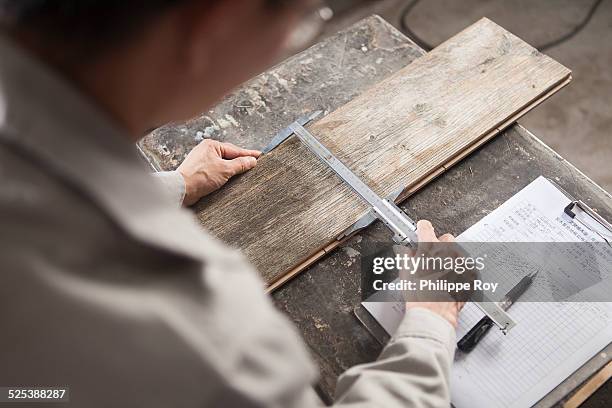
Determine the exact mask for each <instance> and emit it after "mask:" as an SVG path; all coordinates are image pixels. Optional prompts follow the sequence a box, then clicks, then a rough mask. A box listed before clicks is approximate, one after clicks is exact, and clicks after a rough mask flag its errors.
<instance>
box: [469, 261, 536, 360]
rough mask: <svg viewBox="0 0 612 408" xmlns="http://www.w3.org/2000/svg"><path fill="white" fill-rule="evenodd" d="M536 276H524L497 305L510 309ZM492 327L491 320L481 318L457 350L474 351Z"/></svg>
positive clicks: (487, 317) (486, 317)
mask: <svg viewBox="0 0 612 408" xmlns="http://www.w3.org/2000/svg"><path fill="white" fill-rule="evenodd" d="M537 274H538V272H534V273H532V274H531V275H527V276H524V277H523V278H522V279H521V280H520V281H519V283H517V284H516V285H515V286H514V287H513V288H512V289H510V290H509V291H508V293H506V296H504V299H503V300H502V301H501V302H500V303H499V305H500V306H501V308H502V309H504V310H508V308H510V306H512V304H513V303H514V302H516V300H517V299H518V298H519V297H521V295H522V294H523V293H525V291H526V290H527V288H528V287H529V286H530V285H531V283H532V282H533V280H534V279H535V276H536V275H537ZM493 325H494V323H493V320H491V319H490V318H489V316H485V317H483V318H482V319H480V321H479V322H478V323H476V325H475V326H474V327H472V328H471V329H470V331H469V332H467V333H466V334H465V336H463V337H462V338H461V340H459V341H458V342H457V348H458V349H459V350H461V351H463V352H464V353H469V352H470V351H472V350H473V349H474V347H476V344H478V342H479V341H480V339H482V338H483V337H484V335H485V334H487V332H488V331H489V329H490V328H491V327H493Z"/></svg>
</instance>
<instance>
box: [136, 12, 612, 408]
mask: <svg viewBox="0 0 612 408" xmlns="http://www.w3.org/2000/svg"><path fill="white" fill-rule="evenodd" d="M423 53H424V51H423V50H422V49H420V48H419V47H418V46H417V45H415V44H414V43H413V42H412V41H410V40H409V39H408V38H406V37H405V36H404V35H403V34H401V33H400V32H399V31H397V30H396V29H395V28H393V27H392V26H391V25H390V24H388V23H387V22H385V21H384V20H382V19H381V18H380V17H377V16H372V17H369V18H366V19H364V20H362V21H360V22H358V23H357V24H355V25H354V26H352V27H350V28H348V29H347V30H345V31H342V32H340V33H338V34H336V35H334V36H332V37H329V38H327V39H325V40H323V41H322V42H320V43H318V44H316V45H314V46H313V47H311V48H309V49H308V50H306V51H304V52H302V53H300V54H298V55H296V56H294V57H292V58H290V59H288V60H287V61H285V62H283V63H281V64H279V65H277V66H275V67H273V68H272V69H270V70H269V71H267V72H265V73H263V74H261V75H259V76H258V77H256V78H254V79H252V80H251V81H250V82H248V83H246V84H244V85H243V86H241V87H240V88H238V89H236V90H235V91H234V92H232V93H231V94H230V95H228V96H227V97H226V98H225V99H224V100H222V101H221V102H220V103H219V104H218V105H217V106H215V107H214V109H212V110H210V111H209V112H206V113H205V114H203V115H201V116H200V117H198V118H196V119H194V120H192V121H190V122H188V123H185V124H179V125H170V126H165V127H162V128H160V129H157V130H156V131H154V132H153V133H152V134H151V135H149V136H147V137H146V138H145V139H144V140H143V141H142V142H141V147H142V148H143V150H144V151H145V152H146V153H147V155H148V157H149V159H150V160H151V161H152V162H153V163H154V164H155V165H157V166H158V167H159V168H161V169H164V170H171V169H175V168H176V167H177V166H178V165H179V164H180V163H181V162H182V160H183V158H184V156H185V154H186V153H187V152H189V151H190V150H191V149H192V148H193V147H194V146H195V145H196V144H197V143H199V142H200V141H201V140H202V139H203V138H209V137H210V138H214V139H217V140H221V141H228V142H232V143H235V144H237V145H240V146H243V147H247V148H255V149H261V148H262V147H263V146H265V145H266V144H267V142H268V141H269V139H271V137H272V136H273V135H274V134H275V133H276V132H278V131H279V130H281V129H282V128H284V127H286V126H287V125H288V124H289V123H291V122H292V121H293V120H295V119H296V118H297V117H299V116H302V115H303V114H305V113H309V112H312V111H315V110H317V109H323V110H324V111H325V112H326V113H327V112H330V111H333V110H334V109H336V108H338V107H339V106H341V105H343V104H344V103H346V102H348V101H350V100H351V99H352V98H354V97H355V96H356V95H358V94H359V93H361V92H362V91H364V90H365V89H367V88H368V87H369V86H371V85H373V84H374V83H376V82H378V81H380V80H381V79H383V78H385V77H386V76H388V75H389V74H391V73H393V72H395V71H397V70H398V69H400V68H402V67H404V66H406V65H407V64H409V63H410V62H412V61H413V60H414V59H416V58H418V57H419V56H421V55H423ZM570 68H571V67H570ZM570 86H571V85H570ZM539 175H544V176H546V177H548V178H550V179H551V180H553V181H555V182H556V183H558V184H559V185H560V186H562V187H563V188H564V189H565V190H566V191H568V192H569V193H570V194H572V195H574V196H575V197H580V198H581V199H582V200H583V201H585V202H586V203H587V204H589V205H590V206H592V207H594V208H596V209H597V210H598V211H599V213H600V214H601V215H602V216H603V217H604V218H607V219H612V197H610V195H609V194H607V193H606V192H605V191H603V190H602V189H601V188H599V187H598V186H597V185H596V184H595V183H593V182H592V181H591V180H590V179H589V178H588V177H586V176H585V175H584V174H582V173H581V172H580V171H579V170H577V169H576V168H575V167H574V166H572V165H571V163H569V162H567V161H566V160H564V159H563V158H562V157H560V156H559V155H557V154H556V153H555V152H554V151H553V150H551V149H550V148H549V147H547V146H546V145H545V144H543V143H542V142H541V141H540V140H539V139H538V138H537V137H536V136H534V135H533V134H532V133H530V132H529V131H528V130H527V129H525V128H524V127H522V126H521V125H519V124H515V125H513V126H512V127H510V128H509V129H507V130H506V131H505V132H503V133H502V134H501V135H499V136H497V137H496V138H494V139H493V140H491V141H489V142H488V143H486V144H485V145H484V146H482V147H481V148H480V149H478V150H477V151H476V152H474V153H472V154H471V155H470V156H469V157H468V158H466V159H464V160H462V161H461V162H460V163H458V164H457V165H456V166H454V167H453V168H451V169H449V170H448V171H447V172H446V173H444V174H443V175H442V176H440V177H438V178H437V179H436V180H434V181H432V182H431V183H430V184H428V185H427V186H426V187H424V188H423V189H422V190H420V191H419V192H418V193H416V194H414V195H413V196H412V197H410V198H408V200H406V201H405V202H404V203H403V205H402V207H403V208H404V209H405V210H406V212H407V213H408V214H409V215H410V216H411V217H412V218H414V219H429V220H431V221H432V223H433V224H434V226H435V227H436V228H437V231H438V232H439V233H444V232H450V233H452V234H455V235H457V234H459V233H461V232H462V231H464V230H465V229H467V228H468V227H469V226H471V225H472V224H474V223H476V222H477V221H478V220H480V219H481V218H482V217H483V216H485V215H486V214H488V213H489V212H491V211H492V210H494V209H495V208H497V207H498V206H499V205H500V204H502V203H503V202H504V201H505V200H507V199H508V198H510V197H511V196H512V195H514V194H515V193H516V192H518V191H519V190H520V189H521V188H522V187H524V186H526V185H527V184H528V183H529V182H530V181H532V180H533V179H535V178H536V177H537V176H539ZM390 238H391V237H390V235H389V232H388V230H387V229H386V228H384V227H383V226H382V225H373V226H372V227H370V228H368V229H367V230H366V231H365V232H363V233H361V234H359V235H357V236H355V237H353V238H352V239H350V240H349V241H348V242H346V243H344V244H343V245H342V246H341V247H340V248H339V249H338V250H336V251H334V252H332V253H330V254H329V255H327V256H326V257H325V258H323V259H322V260H321V261H319V262H318V263H316V264H315V265H314V266H312V267H310V268H309V269H308V270H306V271H305V272H303V273H302V274H300V275H298V276H297V277H296V278H294V279H293V280H291V281H289V282H288V283H287V284H285V285H284V286H282V287H281V288H279V289H278V290H276V291H275V292H274V293H273V294H272V297H273V299H274V302H275V303H276V305H277V306H278V308H279V309H281V310H282V311H283V312H285V313H286V315H287V316H288V317H289V318H290V319H291V320H292V321H293V322H294V323H295V324H296V326H297V327H298V328H299V330H300V331H301V332H302V334H303V336H304V339H305V341H306V343H307V344H308V346H309V348H310V350H311V352H312V356H313V358H314V359H315V360H316V362H317V363H318V365H319V367H320V372H321V389H322V390H323V391H324V392H325V393H327V394H329V395H333V390H334V388H335V382H336V379H337V377H338V375H339V374H340V373H342V372H343V371H344V370H346V369H347V368H349V367H351V366H353V365H355V364H360V363H364V362H368V361H372V360H374V359H375V358H376V357H377V356H378V354H379V353H380V351H381V348H382V346H381V345H380V344H378V343H377V341H376V340H375V339H374V338H373V337H372V336H371V335H370V334H369V333H368V331H367V330H366V329H365V328H364V327H363V326H362V325H361V324H360V323H359V322H358V321H357V319H356V318H355V316H354V313H353V310H354V308H355V307H356V306H357V305H358V304H359V302H360V301H361V293H360V283H361V274H360V254H361V252H362V250H364V249H366V248H369V247H372V246H373V245H375V244H380V243H381V242H389V245H391V241H390ZM611 351H612V347H611V346H608V347H607V349H606V350H605V351H604V352H602V353H600V354H599V355H598V356H596V357H594V358H593V359H592V360H591V361H590V362H589V363H587V364H586V365H585V366H583V367H582V368H581V369H580V370H578V371H577V372H576V373H574V375H572V376H571V377H570V378H568V379H567V380H566V381H565V382H564V383H562V384H561V385H560V386H559V387H557V388H556V389H555V390H554V391H553V392H551V393H550V394H549V395H548V396H547V397H546V398H544V399H543V400H542V401H540V403H539V404H538V406H542V407H546V406H552V405H555V404H558V403H559V401H562V400H564V399H566V398H567V396H568V394H571V392H572V390H574V389H575V388H576V387H577V386H578V385H580V384H581V383H582V382H583V381H585V380H586V379H587V378H589V377H590V376H591V375H592V374H593V373H594V372H596V371H597V369H598V368H599V367H601V366H603V365H604V364H605V363H607V362H608V361H610V352H611ZM601 398H604V399H605V400H606V401H608V402H609V404H607V405H608V406H612V396H610V395H603V396H602V395H599V396H598V399H600V400H601Z"/></svg>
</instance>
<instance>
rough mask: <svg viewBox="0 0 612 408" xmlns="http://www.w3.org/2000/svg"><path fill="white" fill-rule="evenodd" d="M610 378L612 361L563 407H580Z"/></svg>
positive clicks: (611, 375)
mask: <svg viewBox="0 0 612 408" xmlns="http://www.w3.org/2000/svg"><path fill="white" fill-rule="evenodd" d="M610 378H612V361H611V362H609V363H608V364H606V366H605V367H604V368H602V369H601V370H600V371H599V372H598V373H597V374H595V375H594V376H593V377H591V378H590V379H589V380H588V381H587V382H586V383H585V384H584V385H583V386H582V387H580V389H579V390H578V391H577V392H576V393H575V394H574V395H573V396H572V397H571V398H570V399H569V400H567V401H566V402H565V404H563V408H577V407H579V406H580V405H582V404H583V403H584V401H586V400H587V399H588V398H589V397H590V396H591V395H593V393H594V392H595V391H597V390H598V389H599V387H601V386H602V385H604V384H605V383H606V381H608V380H609V379H610Z"/></svg>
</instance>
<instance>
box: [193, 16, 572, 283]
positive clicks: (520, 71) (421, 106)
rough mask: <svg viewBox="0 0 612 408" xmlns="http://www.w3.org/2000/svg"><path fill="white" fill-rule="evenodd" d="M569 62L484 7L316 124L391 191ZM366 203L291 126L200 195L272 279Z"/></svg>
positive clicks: (513, 107)
mask: <svg viewBox="0 0 612 408" xmlns="http://www.w3.org/2000/svg"><path fill="white" fill-rule="evenodd" d="M570 75H571V73H570V71H569V70H568V69H567V68H565V67H563V66H562V65H561V64H559V63H557V62H555V61H554V60H552V59H550V58H549V57H547V56H545V55H543V54H540V53H539V52H538V51H537V50H535V49H533V48H532V47H530V46H529V45H527V44H526V43H524V42H523V41H521V40H520V39H518V38H517V37H515V36H514V35H512V34H510V33H509V32H507V31H505V30H504V29H502V28H501V27H499V26H497V25H496V24H494V23H493V22H491V21H490V20H487V19H482V20H480V21H478V22H477V23H475V24H474V25H472V26H470V27H468V28H467V29H465V30H464V31H462V32H461V33H459V34H457V35H456V36H454V37H453V38H451V39H450V40H448V41H446V42H445V43H443V44H441V45H440V46H439V47H437V48H436V49H435V50H433V51H432V52H430V53H428V54H427V55H425V56H423V57H421V58H419V59H417V60H416V61H414V62H413V63H412V64H410V65H408V66H407V67H405V68H403V69H401V70H400V71H398V72H397V73H395V74H393V75H392V76H390V77H389V78H387V79H386V80H384V81H382V82H380V83H379V84H377V85H375V86H374V87H372V88H370V89H369V90H367V91H366V92H364V93H363V94H362V95H360V96H359V97H357V98H355V99H354V100H352V101H351V102H349V103H348V104H346V105H344V106H342V107H341V108H339V109H337V110H336V111H334V112H332V113H330V114H329V115H327V116H325V117H324V118H322V119H320V120H319V121H317V122H316V123H314V124H312V125H311V126H309V129H310V131H311V132H312V133H313V134H314V135H315V136H317V137H318V138H319V140H320V141H321V142H322V143H323V144H325V145H326V146H327V147H328V148H329V149H330V150H331V151H332V152H333V153H334V154H335V155H337V156H338V157H339V158H340V159H341V160H342V161H343V162H344V163H345V164H346V165H347V166H348V167H350V168H351V169H352V170H353V171H355V173H357V174H358V175H359V176H360V177H362V178H363V180H365V181H366V182H367V183H368V184H369V185H370V186H371V187H372V188H373V189H374V190H375V191H376V192H377V193H379V194H380V195H382V196H385V195H388V194H390V193H391V192H392V191H395V190H396V189H398V188H400V187H404V188H406V192H405V194H403V197H402V198H404V197H405V196H406V195H407V194H408V193H409V192H412V191H414V190H415V189H416V188H417V187H419V186H422V185H424V184H426V182H427V181H428V180H430V179H431V178H432V177H435V176H436V175H439V174H440V173H442V172H443V171H444V170H445V169H446V168H448V167H449V166H451V165H452V164H454V163H455V162H456V161H457V160H458V159H460V158H461V157H463V156H464V155H465V154H467V153H468V152H469V151H471V150H473V149H474V148H475V147H476V146H478V145H479V144H481V143H482V142H483V140H486V139H488V138H490V137H493V136H494V135H495V134H497V133H498V132H499V131H500V130H501V129H503V128H504V127H506V126H508V125H509V124H510V123H512V121H514V120H516V119H517V118H518V117H519V116H521V115H522V114H524V113H525V112H526V111H527V110H529V109H530V108H531V107H533V106H535V105H537V104H538V103H539V102H541V101H542V100H544V99H546V98H547V97H549V96H550V95H551V94H552V93H554V92H556V91H557V90H558V89H559V88H560V87H562V86H564V85H565V84H567V82H568V81H569V80H570V78H571V76H570ZM366 210H367V208H366V206H365V205H364V204H363V203H362V202H361V200H360V199H359V198H358V197H356V196H355V195H354V193H353V192H352V191H351V190H350V189H349V188H348V187H346V186H345V185H344V184H343V183H342V181H341V180H340V179H338V178H337V177H336V176H335V175H334V174H333V173H332V172H331V171H330V170H329V169H327V168H326V167H325V166H324V165H323V164H321V163H320V162H319V161H318V160H317V159H316V158H315V157H314V156H313V155H312V154H311V153H310V152H309V151H308V150H307V149H306V148H305V147H304V146H302V145H301V144H300V142H299V141H298V140H297V139H296V138H295V137H292V138H290V139H289V140H288V141H287V142H285V143H284V144H282V145H281V146H279V147H278V148H277V149H276V150H274V151H273V152H271V153H270V154H268V155H265V156H264V157H262V158H261V159H260V161H259V163H258V165H257V167H256V168H255V169H254V170H252V171H250V172H248V173H246V174H244V175H242V176H240V177H238V178H237V179H235V180H233V181H232V182H230V183H228V184H227V185H226V186H225V187H224V188H222V189H221V190H220V191H218V192H217V193H215V194H213V195H211V196H209V197H207V198H206V199H205V200H203V201H202V202H200V203H198V204H197V206H196V211H197V214H198V217H199V219H200V221H201V222H202V224H203V225H204V226H205V228H206V229H207V230H208V231H210V232H211V233H212V234H213V235H216V236H217V237H218V238H220V239H221V240H222V241H224V242H226V243H227V244H229V245H231V246H234V247H236V248H239V249H241V250H242V251H243V253H244V254H245V255H246V256H247V257H248V258H249V260H250V261H251V262H252V263H253V264H254V265H255V266H256V267H257V269H258V270H259V272H260V273H261V275H262V276H263V278H264V280H265V281H266V282H267V283H268V285H270V287H271V288H274V287H277V286H278V285H279V284H281V283H283V282H285V281H286V280H287V279H288V277H290V276H293V275H295V273H298V272H299V271H301V270H303V269H304V268H305V267H307V266H308V265H310V264H311V263H312V262H313V261H314V260H316V259H318V258H319V257H320V256H322V255H324V253H325V252H326V251H328V250H331V249H332V248H334V247H335V246H336V245H337V243H336V241H335V238H336V236H338V234H340V233H341V232H342V231H343V230H344V229H346V228H347V227H348V226H350V225H351V224H352V223H353V222H355V221H356V220H357V219H358V218H359V217H360V216H362V215H363V214H364V213H365V211H366Z"/></svg>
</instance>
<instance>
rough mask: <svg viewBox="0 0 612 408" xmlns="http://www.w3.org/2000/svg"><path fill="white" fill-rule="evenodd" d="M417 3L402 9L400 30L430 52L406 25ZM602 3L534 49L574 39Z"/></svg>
mask: <svg viewBox="0 0 612 408" xmlns="http://www.w3.org/2000/svg"><path fill="white" fill-rule="evenodd" d="M419 1H421V0H411V1H410V2H409V3H408V4H407V5H406V7H404V9H403V10H402V12H401V13H400V28H401V30H402V31H403V32H404V34H406V35H407V36H408V37H410V39H411V40H412V41H414V42H415V43H416V44H417V45H418V46H419V47H421V48H423V49H424V50H425V51H430V50H432V49H433V47H432V46H431V45H430V44H429V43H428V42H427V41H425V40H423V39H422V38H421V37H419V36H418V35H417V34H416V33H415V32H414V31H412V29H411V28H410V27H409V26H408V24H407V23H406V18H407V17H408V14H410V12H411V11H412V10H413V9H414V7H415V6H416V5H417V4H419ZM602 2H603V0H595V1H594V2H593V4H592V5H591V8H590V9H589V11H588V13H587V15H586V16H585V18H584V19H583V20H582V21H581V22H580V23H579V24H578V25H576V26H575V27H574V28H572V29H571V30H570V31H568V32H567V33H566V34H563V35H562V36H561V37H559V38H556V39H554V40H552V41H550V42H547V43H545V44H542V45H540V46H538V47H535V48H537V49H538V50H539V51H545V50H547V49H549V48H552V47H556V46H557V45H560V44H562V43H564V42H566V41H567V40H569V39H571V38H572V37H574V36H575V35H576V34H578V33H579V32H580V31H582V29H583V28H584V27H586V25H587V24H589V22H590V21H591V19H592V18H593V16H594V15H595V12H596V11H597V8H598V7H599V6H600V5H601V3H602Z"/></svg>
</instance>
